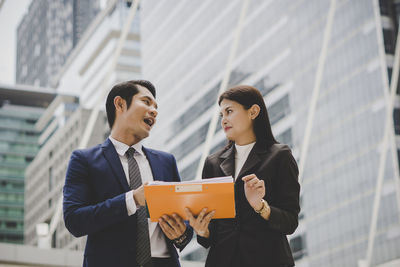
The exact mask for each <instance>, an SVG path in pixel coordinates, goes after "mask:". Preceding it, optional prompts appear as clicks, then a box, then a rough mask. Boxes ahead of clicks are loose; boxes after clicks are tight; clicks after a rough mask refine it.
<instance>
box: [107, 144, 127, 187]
mask: <svg viewBox="0 0 400 267" xmlns="http://www.w3.org/2000/svg"><path fill="white" fill-rule="evenodd" d="M101 148H102V149H103V154H104V157H105V158H106V160H107V162H108V164H109V165H110V167H111V170H112V171H113V173H114V175H115V177H116V179H117V180H118V182H119V183H120V184H121V186H122V188H123V189H124V191H129V190H130V189H129V185H128V181H127V180H126V176H125V173H124V169H123V168H122V164H121V160H120V159H119V156H118V153H117V151H116V150H115V147H114V145H113V144H112V143H111V141H110V139H108V138H107V140H106V141H105V142H104V143H103V144H102V145H101Z"/></svg>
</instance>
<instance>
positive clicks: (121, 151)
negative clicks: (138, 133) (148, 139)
mask: <svg viewBox="0 0 400 267" xmlns="http://www.w3.org/2000/svg"><path fill="white" fill-rule="evenodd" d="M108 139H110V141H111V143H113V145H114V147H115V150H116V151H117V153H118V155H120V156H125V153H126V151H128V149H129V146H128V145H127V144H124V143H122V142H120V141H118V140H115V139H114V138H112V137H111V135H110V136H109V137H108ZM131 147H132V148H134V149H135V150H136V151H137V152H138V153H139V154H140V155H142V156H144V153H143V149H142V148H143V145H142V142H138V143H136V144H134V145H132V146H131Z"/></svg>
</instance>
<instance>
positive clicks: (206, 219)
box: [202, 210, 215, 227]
mask: <svg viewBox="0 0 400 267" xmlns="http://www.w3.org/2000/svg"><path fill="white" fill-rule="evenodd" d="M214 215H215V210H212V211H210V212H209V213H207V215H206V216H205V217H204V219H203V221H202V222H203V223H204V224H206V225H205V226H206V227H207V226H208V224H209V223H210V221H211V219H212V217H213V216H214Z"/></svg>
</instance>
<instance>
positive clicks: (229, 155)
mask: <svg viewBox="0 0 400 267" xmlns="http://www.w3.org/2000/svg"><path fill="white" fill-rule="evenodd" d="M219 158H220V159H221V160H222V161H221V163H220V164H219V167H220V168H221V170H222V172H223V173H224V174H225V175H226V176H232V177H233V176H234V175H235V149H234V146H233V145H232V146H231V147H230V148H229V149H228V150H226V151H225V152H224V153H222V154H221V155H220V156H219Z"/></svg>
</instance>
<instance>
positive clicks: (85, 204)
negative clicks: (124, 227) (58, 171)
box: [63, 150, 128, 237]
mask: <svg viewBox="0 0 400 267" xmlns="http://www.w3.org/2000/svg"><path fill="white" fill-rule="evenodd" d="M89 177H90V171H89V166H88V163H87V160H86V158H85V157H84V155H83V153H82V151H80V150H76V151H74V152H73V153H72V155H71V159H70V162H69V165H68V169H67V174H66V179H65V185H64V189H63V194H64V199H63V210H64V221H65V226H66V227H67V229H68V230H69V231H70V232H71V234H73V235H74V236H75V237H80V236H84V235H88V234H92V233H96V232H98V231H100V230H102V229H104V228H106V227H107V226H110V225H112V224H115V223H117V222H120V221H122V220H124V219H126V218H127V217H128V213H127V209H126V202H125V193H123V194H120V195H118V196H116V197H114V198H111V199H107V200H105V201H103V202H100V203H92V200H91V199H92V197H91V185H90V181H89Z"/></svg>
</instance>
